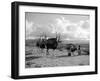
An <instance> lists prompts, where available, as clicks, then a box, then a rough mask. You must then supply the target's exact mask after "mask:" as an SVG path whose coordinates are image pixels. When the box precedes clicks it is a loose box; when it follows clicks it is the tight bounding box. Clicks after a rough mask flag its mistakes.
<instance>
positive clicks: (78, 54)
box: [25, 12, 90, 68]
mask: <svg viewBox="0 0 100 81" xmlns="http://www.w3.org/2000/svg"><path fill="white" fill-rule="evenodd" d="M25 27H26V32H25V34H26V36H25V68H43V67H60V66H85V65H89V64H90V16H89V15H84V14H56V13H55V14H52V13H34V12H25Z"/></svg>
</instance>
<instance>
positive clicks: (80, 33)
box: [52, 17, 89, 40]
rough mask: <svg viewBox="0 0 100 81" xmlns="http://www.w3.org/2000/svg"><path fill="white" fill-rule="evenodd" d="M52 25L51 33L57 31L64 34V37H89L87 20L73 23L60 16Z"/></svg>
mask: <svg viewBox="0 0 100 81" xmlns="http://www.w3.org/2000/svg"><path fill="white" fill-rule="evenodd" d="M52 26H53V27H55V28H54V29H53V31H52V32H53V33H54V32H56V31H57V32H59V33H61V34H63V36H64V35H66V39H86V40H88V39H89V20H86V21H79V22H76V23H74V22H71V21H69V20H67V19H65V18H64V17H60V18H57V19H56V23H55V24H54V25H52ZM64 37H65V36H64Z"/></svg>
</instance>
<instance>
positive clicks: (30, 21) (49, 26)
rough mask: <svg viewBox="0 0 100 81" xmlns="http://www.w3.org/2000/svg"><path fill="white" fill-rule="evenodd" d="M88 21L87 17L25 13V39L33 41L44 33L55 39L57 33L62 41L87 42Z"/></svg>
mask: <svg viewBox="0 0 100 81" xmlns="http://www.w3.org/2000/svg"><path fill="white" fill-rule="evenodd" d="M89 20H90V18H89V16H88V15H78V14H76V15H75V14H50V13H31V12H26V13H25V22H26V23H25V26H26V39H34V38H36V37H39V36H40V35H42V34H44V33H45V34H46V35H47V36H48V37H55V33H56V32H57V33H60V35H61V38H62V39H64V40H89V30H90V25H89Z"/></svg>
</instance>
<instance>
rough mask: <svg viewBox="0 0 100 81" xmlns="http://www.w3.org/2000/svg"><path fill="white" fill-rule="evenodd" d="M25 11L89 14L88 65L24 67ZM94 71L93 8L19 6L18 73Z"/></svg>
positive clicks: (25, 74)
mask: <svg viewBox="0 0 100 81" xmlns="http://www.w3.org/2000/svg"><path fill="white" fill-rule="evenodd" d="M25 12H41V13H61V14H84V15H89V16H90V65H87V66H73V67H72V66H68V67H49V68H29V69H26V68H25ZM89 71H95V10H89V9H75V8H55V7H41V6H25V5H20V6H19V75H20V76H27V75H41V74H56V73H76V72H89Z"/></svg>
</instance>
